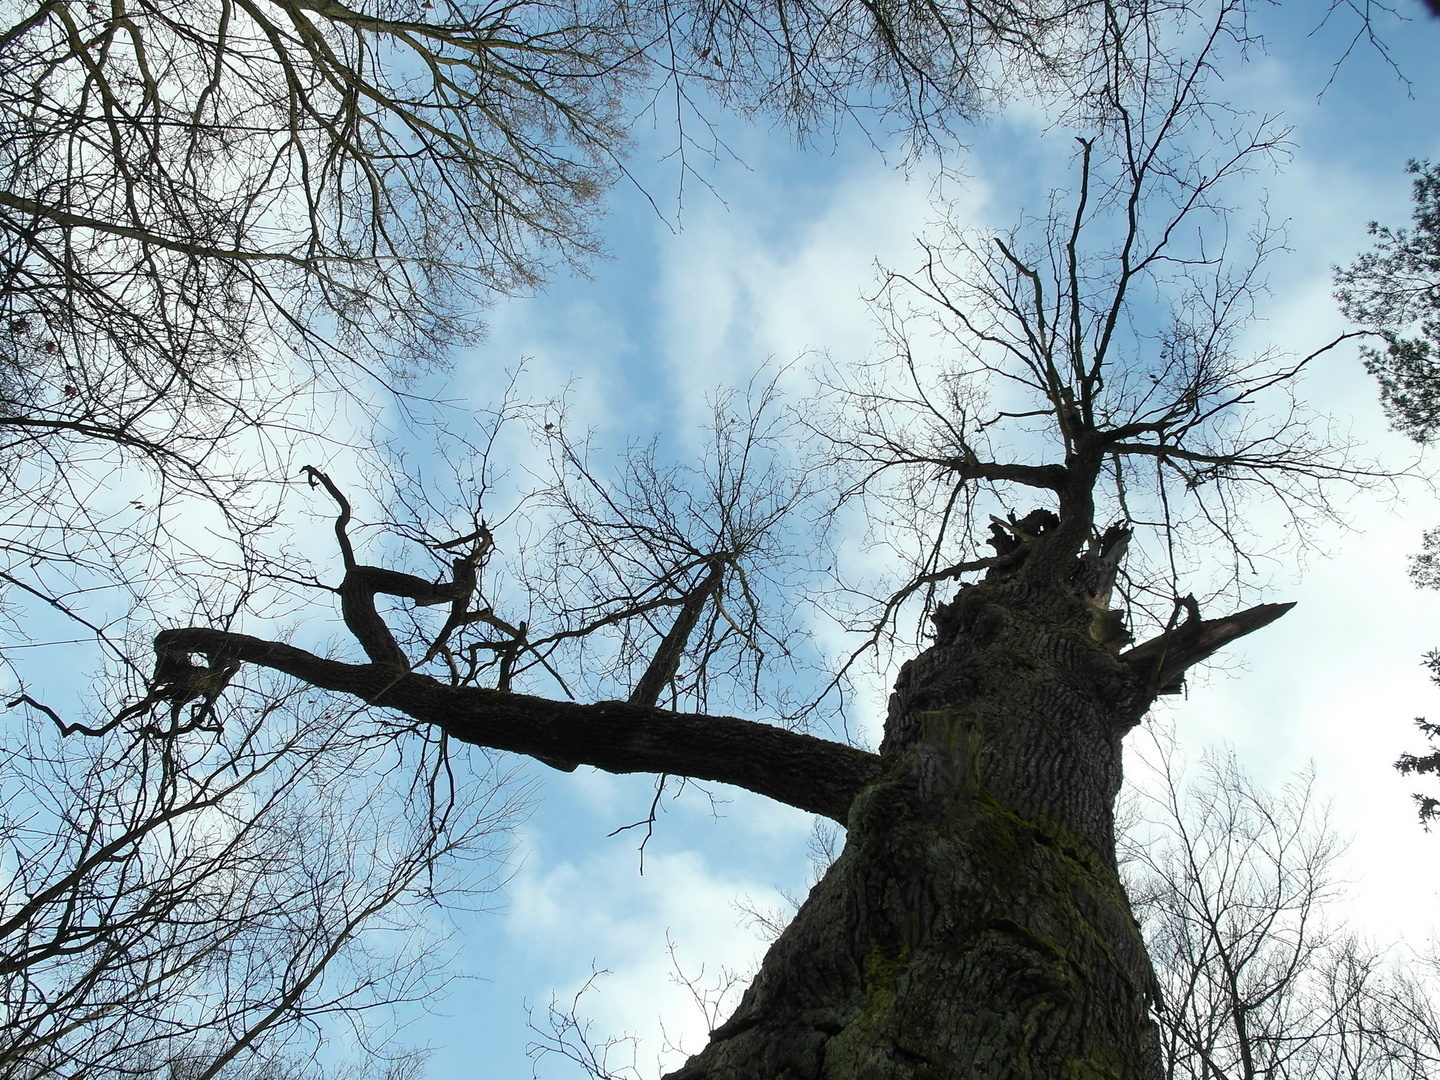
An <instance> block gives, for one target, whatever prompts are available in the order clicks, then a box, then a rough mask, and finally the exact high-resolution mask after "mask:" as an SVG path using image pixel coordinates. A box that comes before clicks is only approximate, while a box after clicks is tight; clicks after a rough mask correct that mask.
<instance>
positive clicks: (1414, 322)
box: [1335, 161, 1440, 823]
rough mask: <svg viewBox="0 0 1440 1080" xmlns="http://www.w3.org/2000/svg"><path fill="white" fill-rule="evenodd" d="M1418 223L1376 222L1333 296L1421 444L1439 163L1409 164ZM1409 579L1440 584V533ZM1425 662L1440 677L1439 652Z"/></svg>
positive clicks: (1432, 807) (1432, 756)
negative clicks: (1367, 247) (1368, 244)
mask: <svg viewBox="0 0 1440 1080" xmlns="http://www.w3.org/2000/svg"><path fill="white" fill-rule="evenodd" d="M1410 172H1411V173H1413V174H1415V177H1416V179H1415V181H1414V184H1413V187H1412V191H1413V197H1414V200H1415V208H1414V211H1413V213H1412V217H1413V221H1414V224H1413V225H1412V226H1411V228H1409V229H1391V228H1389V227H1388V226H1385V225H1381V224H1379V223H1378V222H1373V221H1372V222H1371V223H1370V235H1371V236H1374V237H1376V238H1377V239H1376V242H1375V250H1374V251H1369V252H1366V253H1365V254H1363V255H1361V256H1360V257H1359V258H1358V259H1357V260H1355V262H1354V263H1352V264H1351V265H1350V266H1349V267H1347V268H1345V269H1343V270H1342V269H1340V268H1338V267H1337V268H1336V270H1335V286H1336V288H1335V297H1336V299H1337V300H1339V301H1340V307H1341V310H1343V311H1344V313H1345V315H1346V317H1347V318H1349V319H1351V320H1353V321H1354V322H1356V323H1358V324H1359V325H1361V326H1363V327H1365V328H1366V329H1367V330H1369V331H1370V332H1371V333H1372V334H1374V335H1376V336H1378V337H1379V338H1380V340H1381V341H1382V342H1383V343H1384V350H1383V351H1381V350H1380V349H1378V348H1374V347H1366V348H1365V349H1364V350H1363V352H1364V355H1365V368H1366V370H1368V371H1369V372H1370V373H1371V374H1372V375H1374V376H1375V377H1376V379H1377V380H1378V381H1379V383H1380V400H1381V402H1382V403H1383V405H1384V406H1385V413H1386V415H1387V416H1388V417H1389V418H1390V423H1391V425H1392V426H1393V427H1394V428H1395V430H1396V431H1399V432H1401V433H1402V434H1404V435H1408V436H1409V437H1410V438H1412V439H1414V440H1415V441H1416V442H1418V443H1421V444H1422V445H1423V444H1426V443H1429V442H1430V441H1432V440H1433V439H1434V437H1435V433H1436V431H1437V430H1440V358H1437V356H1436V349H1437V348H1440V167H1437V166H1434V165H1432V164H1430V163H1429V162H1426V161H1411V162H1410ZM1410 576H1411V578H1412V579H1413V580H1414V581H1415V583H1416V584H1417V585H1420V586H1422V587H1424V588H1432V589H1433V588H1437V587H1440V530H1431V531H1429V532H1426V533H1425V535H1424V538H1423V550H1422V551H1421V553H1420V554H1419V555H1417V556H1416V557H1415V558H1414V559H1413V560H1412V562H1411V564H1410ZM1425 662H1426V664H1427V666H1429V667H1430V669H1431V672H1432V674H1434V675H1435V676H1436V677H1437V678H1440V668H1437V664H1440V654H1437V653H1435V652H1431V653H1430V654H1429V655H1428V656H1427V657H1426V661H1425ZM1416 724H1417V726H1418V727H1419V728H1420V730H1421V731H1422V732H1424V733H1425V734H1426V735H1427V736H1429V737H1430V738H1431V739H1432V741H1433V739H1434V738H1435V736H1436V735H1437V734H1440V730H1437V728H1436V726H1435V725H1434V724H1430V723H1427V722H1426V721H1425V720H1419V719H1417V720H1416ZM1395 767H1396V768H1397V769H1399V770H1400V772H1401V773H1404V774H1407V775H1408V774H1410V773H1418V774H1426V773H1434V772H1436V771H1437V770H1440V753H1435V752H1432V753H1429V754H1426V755H1423V756H1416V755H1415V754H1410V753H1406V754H1402V755H1401V756H1400V759H1399V760H1398V761H1397V762H1396V763H1395ZM1415 801H1416V803H1417V805H1418V808H1419V812H1420V820H1421V821H1422V822H1426V823H1428V822H1430V821H1432V820H1434V819H1435V817H1436V816H1437V814H1440V801H1437V800H1436V799H1435V798H1434V797H1433V796H1429V795H1421V794H1417V795H1416V796H1415Z"/></svg>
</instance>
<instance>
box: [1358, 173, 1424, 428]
mask: <svg viewBox="0 0 1440 1080" xmlns="http://www.w3.org/2000/svg"><path fill="white" fill-rule="evenodd" d="M1410 172H1412V173H1414V174H1415V177H1416V179H1415V182H1414V185H1413V190H1414V199H1415V209H1414V212H1413V218H1414V225H1413V226H1412V227H1411V228H1409V229H1391V228H1389V227H1388V226H1385V225H1381V224H1379V223H1378V222H1374V221H1372V222H1371V223H1370V235H1371V236H1374V237H1376V241H1375V250H1374V251H1370V252H1366V253H1365V254H1363V255H1361V256H1360V257H1359V258H1358V259H1357V260H1355V262H1354V263H1353V264H1352V265H1350V266H1349V267H1347V268H1345V269H1343V270H1341V269H1339V268H1337V269H1336V271H1335V286H1336V288H1335V296H1336V298H1337V299H1338V300H1339V301H1340V307H1341V310H1343V311H1344V312H1345V316H1346V318H1348V319H1350V320H1352V321H1353V322H1356V323H1358V324H1359V325H1361V326H1363V327H1365V328H1366V329H1367V330H1370V331H1371V332H1373V333H1374V334H1375V335H1376V336H1378V337H1379V338H1380V340H1381V341H1382V342H1383V343H1384V350H1383V351H1381V350H1380V349H1377V348H1374V347H1373V346H1367V347H1366V348H1365V349H1364V355H1365V368H1366V370H1367V371H1369V372H1370V373H1371V374H1372V375H1374V376H1375V377H1376V379H1377V380H1378V381H1379V383H1380V397H1381V401H1382V402H1383V403H1384V405H1385V413H1386V415H1387V416H1388V417H1389V418H1390V422H1391V424H1393V425H1394V427H1395V430H1397V431H1399V432H1401V433H1402V434H1405V435H1408V436H1410V438H1412V439H1414V440H1415V441H1416V442H1419V443H1428V442H1429V441H1430V440H1431V439H1432V438H1434V436H1435V432H1436V425H1437V424H1440V371H1437V368H1436V364H1437V360H1436V359H1435V358H1434V355H1433V354H1434V352H1435V349H1436V347H1437V345H1440V171H1437V168H1436V167H1435V166H1433V165H1431V164H1430V163H1429V162H1422V161H1412V162H1410Z"/></svg>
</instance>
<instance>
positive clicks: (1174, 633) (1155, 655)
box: [1120, 600, 1295, 694]
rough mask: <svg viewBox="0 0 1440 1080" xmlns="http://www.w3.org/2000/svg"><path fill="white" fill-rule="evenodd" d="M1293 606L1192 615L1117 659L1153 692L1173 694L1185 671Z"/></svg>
mask: <svg viewBox="0 0 1440 1080" xmlns="http://www.w3.org/2000/svg"><path fill="white" fill-rule="evenodd" d="M1193 602H1194V601H1193V600H1192V601H1191V603H1192V604H1193ZM1294 606H1295V605H1294V604H1293V603H1291V604H1261V605H1260V606H1259V607H1253V608H1249V609H1247V610H1245V611H1238V612H1236V613H1235V614H1234V615H1227V616H1226V617H1225V618H1223V619H1200V618H1196V617H1194V615H1193V613H1192V616H1191V618H1189V619H1187V620H1186V621H1185V622H1184V623H1183V624H1182V625H1180V626H1177V627H1176V628H1175V629H1173V630H1167V631H1166V632H1165V633H1163V634H1161V635H1159V636H1158V637H1153V638H1151V639H1150V640H1149V641H1147V642H1145V643H1144V644H1143V645H1137V646H1135V648H1133V649H1131V650H1130V651H1129V652H1126V653H1122V654H1121V656H1120V659H1121V660H1123V661H1124V662H1125V663H1127V664H1129V665H1130V666H1131V667H1132V668H1134V669H1135V671H1136V672H1137V673H1138V674H1140V675H1142V676H1144V677H1145V678H1146V679H1147V680H1148V682H1149V685H1150V687H1151V688H1152V692H1153V693H1156V694H1174V693H1177V692H1179V690H1180V687H1181V682H1182V680H1183V679H1184V677H1185V672H1186V671H1187V670H1189V669H1190V668H1192V667H1194V666H1195V665H1196V664H1198V663H1200V662H1201V661H1202V660H1205V659H1207V658H1209V657H1210V656H1212V655H1214V654H1215V653H1216V652H1218V651H1219V650H1220V649H1222V648H1224V647H1225V646H1226V645H1228V644H1230V642H1232V641H1235V640H1237V639H1239V638H1242V637H1244V636H1245V635H1246V634H1250V633H1253V632H1254V631H1256V630H1259V629H1260V628H1261V627H1264V626H1269V625H1270V624H1271V623H1272V622H1274V621H1275V620H1276V619H1278V618H1280V616H1281V615H1284V614H1285V613H1286V612H1287V611H1289V610H1290V609H1291V608H1293V607H1294Z"/></svg>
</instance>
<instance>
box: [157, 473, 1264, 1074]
mask: <svg viewBox="0 0 1440 1080" xmlns="http://www.w3.org/2000/svg"><path fill="white" fill-rule="evenodd" d="M1081 471H1082V472H1083V471H1084V470H1081ZM1082 482H1083V483H1089V482H1090V481H1089V479H1088V478H1082ZM1070 490H1071V491H1073V490H1074V489H1073V488H1071V489H1070ZM1066 494H1067V492H1062V493H1061V495H1062V498H1061V504H1062V507H1063V506H1065V504H1066V502H1067V501H1068V500H1067V499H1066V498H1065V495H1066ZM1082 501H1083V500H1082ZM1070 509H1072V510H1078V511H1080V512H1081V515H1082V517H1083V514H1084V508H1083V507H1072V508H1070ZM1074 520H1075V519H1074V518H1073V517H1072V518H1071V519H1070V520H1069V521H1062V519H1060V518H1056V517H1055V516H1054V515H1052V514H1049V513H1048V512H1037V513H1036V514H1033V515H1030V516H1029V517H1027V518H1025V519H1023V520H1022V521H1020V522H1015V523H1012V525H1011V527H1010V530H1009V531H1008V532H1006V531H1003V530H1000V529H998V528H997V530H996V533H997V536H996V538H995V539H994V540H992V541H991V542H992V543H993V544H995V546H996V548H997V555H996V557H995V558H994V559H993V560H989V562H990V563H991V564H992V565H991V566H990V568H989V572H988V574H987V576H986V578H985V579H984V580H983V581H980V582H978V583H976V584H973V585H969V586H964V587H962V588H961V590H960V593H959V595H958V596H957V597H956V599H955V600H954V601H953V602H952V603H950V604H948V605H943V606H942V607H941V608H940V610H939V611H938V612H937V613H936V617H935V624H936V629H937V634H936V640H935V643H934V644H933V645H932V646H931V647H930V648H928V649H927V650H926V651H925V652H923V653H922V654H920V655H919V656H917V657H916V658H915V659H913V660H912V661H910V662H909V663H908V664H906V665H905V666H904V668H903V669H902V671H901V674H900V677H899V680H898V682H897V684H896V687H895V692H894V694H893V696H892V698H891V701H890V709H889V716H888V719H887V722H886V732H885V739H884V742H883V744H882V746H881V748H880V753H879V754H878V755H876V754H870V753H866V752H864V751H860V750H856V749H854V748H851V747H848V746H844V745H842V744H839V743H835V742H830V741H827V740H824V739H817V738H814V737H811V736H807V735H800V734H794V733H791V732H786V731H783V730H781V729H778V728H774V727H769V726H767V725H762V724H756V723H753V722H750V721H745V720H738V719H733V718H726V717H711V716H699V715H683V714H676V713H671V712H667V711H665V710H662V709H657V708H654V707H651V706H648V705H644V704H636V703H632V702H600V703H596V704H591V705H579V704H570V703H561V702H553V701H547V700H544V699H541V698H533V697H528V696H525V695H521V694H511V693H505V692H500V691H494V690H485V689H480V688H474V687H452V686H446V685H443V684H441V683H440V682H438V681H437V680H435V679H433V678H431V677H430V676H428V675H424V674H418V673H415V672H412V671H410V670H408V669H407V666H406V665H405V663H403V662H396V661H395V659H394V658H393V657H391V656H390V655H389V648H388V646H389V645H391V644H393V640H392V641H389V642H384V643H383V645H382V644H375V643H373V638H374V636H375V635H374V633H373V625H374V623H375V622H376V621H378V616H377V615H376V614H375V610H374V595H375V592H377V591H383V592H387V593H391V594H394V595H402V596H407V595H411V593H413V592H415V591H417V590H420V584H418V580H419V579H415V581H414V582H411V581H406V580H403V579H405V578H407V577H408V575H403V574H398V573H396V572H391V573H389V574H380V573H376V572H375V570H376V568H373V567H363V566H357V565H356V564H355V563H354V560H353V557H347V559H346V563H347V575H346V577H347V582H348V583H349V585H350V586H352V587H351V588H348V589H346V590H345V596H346V601H347V603H346V621H347V623H349V624H350V625H351V629H352V631H360V632H358V633H357V635H356V636H357V639H359V640H360V641H361V643H362V644H366V643H367V641H370V642H371V644H369V645H367V651H368V652H371V653H372V662H371V663H369V664H347V663H343V662H339V661H334V660H327V659H324V658H322V657H319V656H316V655H314V654H311V653H308V652H305V651H304V650H301V649H297V648H294V647H292V646H288V645H283V644H280V643H276V642H269V641H264V640H261V639H259V638H253V637H248V636H245V635H240V634H233V633H229V632H224V631H218V630H213V629H206V628H198V627H197V628H189V629H182V630H169V631H164V632H162V633H161V634H160V635H159V636H158V637H157V639H156V649H157V653H158V654H159V657H160V661H159V664H158V666H157V683H158V689H157V690H156V692H155V694H154V695H152V697H153V698H157V699H158V698H162V697H168V699H169V700H170V702H171V703H172V707H174V708H177V709H178V708H180V707H182V706H183V705H184V704H185V703H186V702H188V701H199V702H200V704H199V705H198V706H196V707H198V708H204V707H205V702H204V696H203V694H204V691H203V687H204V686H205V685H206V684H207V676H206V673H207V672H212V671H228V670H230V669H231V668H233V666H234V665H235V664H236V663H237V662H244V663H254V664H260V665H262V666H265V667H269V668H272V669H275V670H278V671H282V672H287V673H289V674H291V675H293V676H296V677H297V678H300V679H303V680H305V681H307V682H309V683H311V684H312V685H315V686H317V687H323V688H326V689H330V690H335V691H341V692H345V693H349V694H353V695H355V696H357V697H359V698H361V699H362V700H364V701H366V702H369V703H372V704H376V705H382V706H385V707H387V708H391V709H395V710H398V711H400V712H402V713H405V714H407V715H409V716H412V717H414V718H416V719H418V720H421V721H424V722H427V723H432V724H435V725H437V726H438V727H440V728H442V729H443V730H444V731H446V732H447V733H448V734H449V735H450V736H451V737H453V738H456V739H459V740H462V741H465V742H470V743H476V744H480V745H484V746H490V747H495V748H500V749H506V750H513V751H518V752H521V753H527V754H531V755H533V756H535V757H538V758H541V759H542V760H555V761H559V762H562V763H564V764H565V765H567V766H572V767H573V764H577V763H578V764H590V765H594V766H597V767H599V768H602V769H606V770H609V771H612V772H631V771H654V772H668V773H671V774H677V775H687V776H694V777H702V778H708V779H712V780H720V781H724V782H727V783H732V784H737V785H739V786H742V787H745V788H748V789H750V790H753V791H757V792H760V793H762V794H765V795H768V796H770V797H772V798H775V799H778V800H780V801H782V802H786V803H789V804H791V805H794V806H798V807H801V808H803V809H806V810H810V811H814V812H817V813H821V814H826V815H828V816H830V817H832V818H835V819H836V820H839V821H842V822H844V823H845V824H846V825H847V826H848V830H849V831H848V837H847V842H846V846H845V850H844V852H843V853H842V854H841V856H840V858H839V859H838V860H837V861H836V863H835V864H834V866H833V867H831V869H830V871H829V872H828V874H827V875H826V876H825V878H824V880H823V881H821V883H820V884H819V885H817V886H816V888H815V889H814V891H813V892H812V894H811V895H810V897H809V899H808V900H807V902H806V903H805V904H804V906H803V907H802V908H801V909H800V912H799V914H798V915H797V917H796V918H795V920H794V922H793V923H792V924H791V926H790V927H789V929H788V930H787V931H786V932H785V933H784V934H783V935H782V936H781V938H780V939H779V940H778V941H777V942H776V943H775V945H774V946H773V947H772V948H771V950H770V953H769V955H768V956H767V957H766V959H765V962H764V965H763V967H762V969H761V971H760V973H759V975H758V977H757V978H756V980H755V982H754V984H753V985H752V986H751V988H750V990H749V991H748V992H747V994H746V995H745V997H744V999H743V1000H742V1002H741V1004H740V1006H739V1008H738V1009H737V1011H736V1013H735V1014H734V1016H732V1017H731V1018H730V1020H729V1021H727V1022H726V1023H725V1024H724V1025H723V1026H722V1027H720V1028H719V1029H718V1030H717V1031H716V1032H715V1033H714V1035H713V1038H712V1041H711V1043H710V1045H709V1047H708V1048H707V1049H705V1050H704V1051H703V1052H702V1053H700V1054H699V1055H697V1056H696V1057H694V1058H692V1059H691V1060H690V1062H688V1063H687V1064H686V1065H685V1066H684V1067H683V1068H682V1069H680V1070H679V1071H678V1072H676V1073H674V1074H672V1076H673V1080H698V1078H701V1077H705V1078H714V1080H751V1078H753V1080H779V1078H784V1080H802V1078H803V1080H820V1078H825V1080H852V1078H855V1080H859V1078H865V1080H900V1078H906V1080H908V1078H917V1080H918V1078H920V1077H955V1078H961V1077H965V1078H976V1080H978V1078H985V1080H1002V1078H1008V1077H1015V1078H1020V1077H1033V1078H1054V1077H1074V1078H1082V1077H1085V1078H1114V1080H1121V1078H1125V1080H1132V1078H1133V1080H1142V1078H1151V1077H1156V1078H1158V1077H1159V1076H1160V1057H1159V1049H1158V1043H1157V1040H1156V1033H1155V1027H1154V1024H1153V1023H1152V1022H1151V1020H1150V1018H1149V1010H1150V1009H1151V1008H1153V1007H1155V1006H1156V1001H1155V992H1154V979H1153V976H1152V974H1151V970H1150V966H1149V960H1148V958H1147V957H1146V954H1145V949H1144V945H1143V943H1142V941H1141V939H1140V934H1139V931H1138V928H1137V926H1136V923H1135V920H1134V918H1133V916H1132V915H1131V912H1130V907H1129V904H1128V901H1127V900H1126V897H1125V894H1124V891H1123V890H1122V888H1121V886H1120V882H1119V880H1118V877H1117V875H1116V868H1115V838H1114V822H1113V803H1114V798H1115V795H1116V793H1117V792H1118V790H1119V787H1120V778H1121V762H1120V753H1121V739H1122V737H1123V736H1124V734H1125V733H1126V732H1127V731H1128V730H1129V729H1130V728H1131V727H1133V726H1134V725H1135V724H1136V723H1137V722H1138V721H1139V719H1140V718H1141V716H1142V715H1143V714H1144V712H1145V710H1146V708H1147V707H1148V706H1149V705H1150V703H1151V702H1152V701H1153V700H1154V698H1155V697H1156V695H1158V694H1161V693H1166V692H1173V691H1174V689H1176V687H1177V685H1178V683H1179V680H1180V679H1181V677H1182V676H1183V673H1184V671H1185V669H1186V668H1187V667H1189V666H1190V665H1192V664H1194V663H1196V662H1197V661H1199V660H1201V659H1203V658H1204V657H1206V656H1208V655H1210V654H1211V653H1212V652H1214V651H1215V650H1216V649H1218V648H1219V647H1220V646H1222V645H1223V644H1225V643H1226V642H1227V641H1230V640H1233V639H1234V638H1236V637H1239V636H1241V635H1242V634H1245V633H1249V632H1250V631H1251V630H1254V629H1258V628H1259V627H1261V626H1263V625H1265V624H1266V623H1268V622H1270V621H1272V620H1273V619H1275V618H1278V617H1279V616H1280V615H1281V614H1283V613H1284V612H1285V611H1286V610H1288V607H1289V605H1278V604H1272V605H1265V606H1263V607H1259V608H1252V609H1250V610H1249V611H1246V612H1242V613H1240V614H1239V615H1236V616H1232V617H1230V618H1228V619H1219V620H1210V621H1202V620H1200V619H1199V618H1198V614H1197V613H1196V611H1195V606H1194V604H1193V602H1190V603H1189V604H1188V605H1186V606H1188V607H1189V609H1190V613H1189V617H1188V618H1187V619H1186V620H1185V621H1184V622H1183V623H1181V624H1180V625H1178V626H1174V627H1172V628H1171V629H1170V630H1169V631H1167V632H1166V633H1165V634H1163V635H1161V636H1160V637H1158V638H1156V639H1154V640H1152V641H1149V642H1146V643H1145V644H1143V645H1140V646H1138V647H1136V648H1134V649H1131V650H1129V651H1128V652H1121V651H1119V646H1120V644H1121V642H1122V641H1123V640H1126V635H1125V634H1124V633H1123V629H1120V628H1119V619H1118V614H1117V613H1115V612H1110V611H1109V610H1108V609H1107V607H1106V602H1107V601H1108V598H1109V592H1110V586H1111V584H1112V580H1113V576H1114V572H1115V566H1116V564H1117V562H1118V558H1119V554H1120V553H1121V552H1122V551H1123V549H1124V545H1125V543H1126V541H1127V540H1128V531H1127V530H1124V529H1111V530H1110V531H1109V532H1107V533H1106V534H1105V535H1104V537H1102V538H1099V539H1094V540H1090V541H1089V542H1088V544H1086V545H1085V547H1086V550H1081V543H1080V539H1079V535H1083V534H1079V535H1077V530H1076V529H1075V528H1074V527H1073V522H1074ZM1062 555H1063V557H1061V556H1062ZM359 582H368V583H370V585H369V588H368V591H367V589H366V588H361V587H355V586H356V585H357V583H359ZM342 588H343V586H342ZM428 588H429V589H431V590H432V591H433V590H435V589H437V588H440V587H438V586H434V585H429V586H428ZM680 617H681V618H682V619H683V618H684V614H683V612H682V614H681V616H680ZM197 654H198V655H200V656H203V657H204V659H205V661H206V663H205V665H204V666H201V665H197V664H195V663H194V662H193V659H192V658H193V657H194V656H196V655H197Z"/></svg>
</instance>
